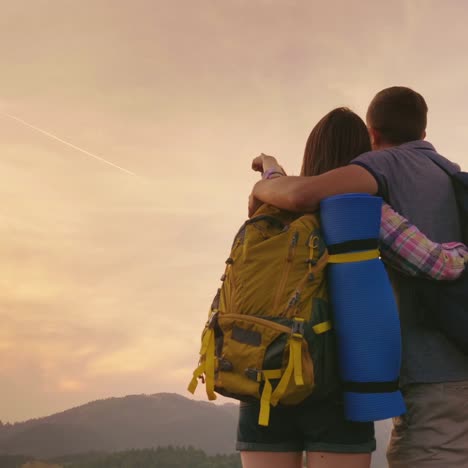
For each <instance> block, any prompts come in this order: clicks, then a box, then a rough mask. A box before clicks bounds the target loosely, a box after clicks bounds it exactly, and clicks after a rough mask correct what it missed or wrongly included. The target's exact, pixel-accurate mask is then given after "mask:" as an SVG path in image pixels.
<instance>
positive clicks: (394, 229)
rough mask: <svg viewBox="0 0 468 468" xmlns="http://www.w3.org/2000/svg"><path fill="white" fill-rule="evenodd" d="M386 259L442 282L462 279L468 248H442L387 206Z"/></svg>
mask: <svg viewBox="0 0 468 468" xmlns="http://www.w3.org/2000/svg"><path fill="white" fill-rule="evenodd" d="M380 251H381V255H382V259H383V260H384V261H385V262H386V263H389V264H390V265H391V266H392V267H393V268H396V269H397V270H399V271H401V272H403V273H405V274H407V275H410V276H421V277H425V278H432V279H438V280H453V279H456V278H458V277H459V276H460V275H461V274H462V273H463V271H464V269H465V263H468V248H467V247H466V245H464V244H462V243H460V242H449V243H445V244H438V243H436V242H432V241H431V240H429V239H428V238H427V237H426V236H425V235H424V234H423V233H422V232H421V231H420V230H419V229H418V228H417V227H416V226H413V225H412V224H410V223H409V221H408V220H407V219H406V218H404V217H403V216H401V215H400V214H398V213H397V212H396V211H394V210H393V209H392V208H391V207H390V206H389V205H387V204H386V203H384V204H383V207H382V223H381V226H380Z"/></svg>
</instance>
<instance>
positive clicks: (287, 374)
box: [271, 335, 304, 406]
mask: <svg viewBox="0 0 468 468" xmlns="http://www.w3.org/2000/svg"><path fill="white" fill-rule="evenodd" d="M299 336H300V337H301V338H300V339H298V338H297V337H296V336H294V335H292V336H291V338H290V339H289V361H288V365H287V366H286V369H285V371H284V374H283V376H282V377H281V380H280V381H279V383H278V385H277V387H276V388H275V391H274V392H273V394H272V396H271V404H272V405H273V406H276V405H277V404H278V401H279V400H280V399H281V397H282V396H283V395H284V393H285V391H286V389H287V387H288V384H289V381H290V380H291V377H292V375H293V372H294V380H295V382H296V385H304V379H303V378H302V336H301V335H299Z"/></svg>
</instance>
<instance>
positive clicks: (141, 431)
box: [0, 393, 237, 458]
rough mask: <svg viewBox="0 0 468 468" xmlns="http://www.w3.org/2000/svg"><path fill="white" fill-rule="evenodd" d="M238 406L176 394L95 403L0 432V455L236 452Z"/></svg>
mask: <svg viewBox="0 0 468 468" xmlns="http://www.w3.org/2000/svg"><path fill="white" fill-rule="evenodd" d="M236 419H237V407H236V406H235V405H233V404H227V405H218V406H216V405H214V404H213V403H207V402H201V401H194V400H190V399H188V398H185V397H182V396H180V395H177V394H168V393H160V394H156V395H131V396H126V397H123V398H109V399H105V400H98V401H94V402H91V403H88V404H85V405H83V406H79V407H77V408H73V409H70V410H67V411H64V412H62V413H57V414H54V415H52V416H48V417H45V418H40V419H34V420H30V421H26V422H22V423H17V424H13V425H11V426H9V425H6V426H3V427H1V429H0V453H3V454H28V455H34V456H36V457H38V458H51V457H58V456H62V455H68V454H75V453H86V452H91V451H97V452H117V451H123V450H127V449H139V448H151V447H158V446H168V445H173V446H185V447H187V446H193V447H196V448H197V449H201V450H203V451H204V452H206V453H207V454H216V453H220V454H223V453H232V452H234V450H235V449H234V444H235V433H236Z"/></svg>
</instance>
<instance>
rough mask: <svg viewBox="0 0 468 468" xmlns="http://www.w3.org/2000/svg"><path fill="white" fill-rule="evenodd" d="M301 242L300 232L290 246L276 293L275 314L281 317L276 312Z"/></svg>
mask: <svg viewBox="0 0 468 468" xmlns="http://www.w3.org/2000/svg"><path fill="white" fill-rule="evenodd" d="M298 240H299V232H298V231H296V232H295V233H294V235H293V237H292V239H291V243H290V245H289V250H288V256H287V257H286V261H285V265H284V267H283V274H282V275H281V279H280V282H279V284H278V289H277V292H276V296H275V300H274V302H273V314H275V315H281V314H280V313H277V314H276V311H277V310H278V307H279V302H280V300H281V297H282V295H283V292H284V288H285V287H286V282H287V280H288V276H289V271H290V270H291V266H292V262H293V260H294V256H295V254H296V247H297V242H298Z"/></svg>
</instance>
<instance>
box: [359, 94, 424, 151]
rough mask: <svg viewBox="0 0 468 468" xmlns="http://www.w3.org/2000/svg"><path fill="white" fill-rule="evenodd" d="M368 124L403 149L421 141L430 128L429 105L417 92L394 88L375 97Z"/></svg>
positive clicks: (386, 140)
mask: <svg viewBox="0 0 468 468" xmlns="http://www.w3.org/2000/svg"><path fill="white" fill-rule="evenodd" d="M366 120H367V124H368V126H369V127H371V128H373V129H375V130H378V131H379V132H380V134H381V135H382V138H383V139H384V140H385V142H386V143H391V144H396V145H400V144H402V143H406V142H408V141H414V140H420V139H421V138H422V136H423V133H424V131H425V130H426V125H427V104H426V101H425V100H424V98H423V97H422V96H421V95H420V94H419V93H417V92H416V91H413V90H412V89H410V88H405V87H404V86H393V87H391V88H386V89H383V90H382V91H380V92H379V93H377V94H376V95H375V97H374V99H372V102H371V103H370V104H369V108H368V109H367V115H366Z"/></svg>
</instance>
